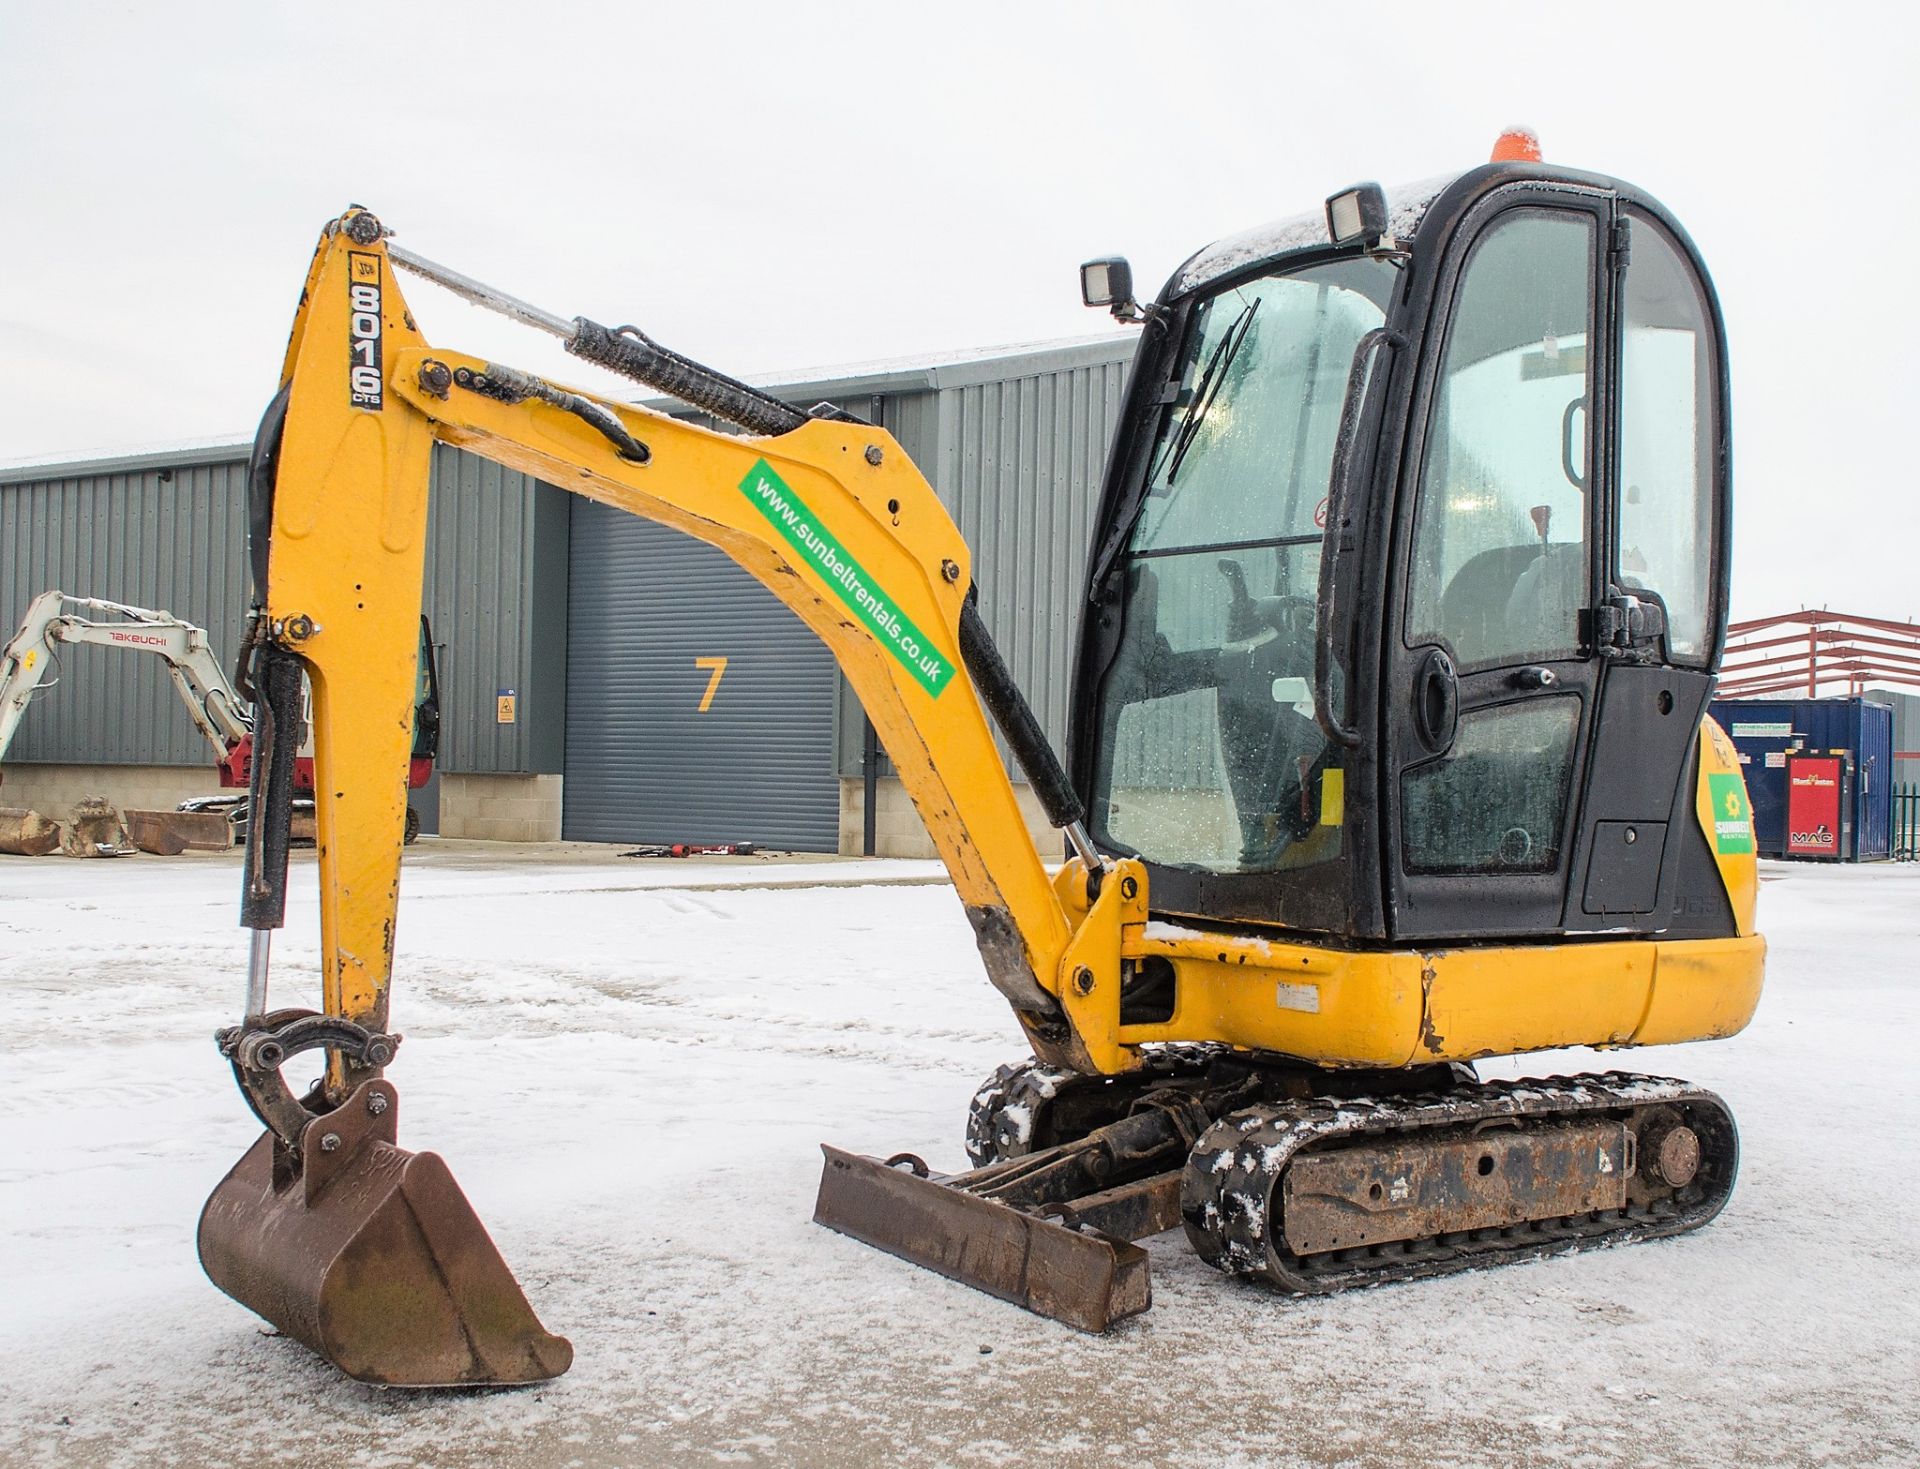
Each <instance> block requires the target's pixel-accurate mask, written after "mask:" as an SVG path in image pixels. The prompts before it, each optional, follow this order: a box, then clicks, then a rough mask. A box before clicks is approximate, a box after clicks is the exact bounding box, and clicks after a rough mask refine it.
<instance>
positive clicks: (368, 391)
mask: <svg viewBox="0 0 1920 1469" xmlns="http://www.w3.org/2000/svg"><path fill="white" fill-rule="evenodd" d="M347 304H348V307H349V309H350V310H351V312H352V315H351V316H350V317H349V318H348V322H347V352H348V361H349V363H350V364H351V365H350V366H349V367H348V369H347V401H348V402H350V403H351V404H353V406H354V407H355V408H371V409H373V410H374V411H376V412H378V411H379V409H380V407H381V392H382V383H381V373H380V257H379V256H378V255H363V254H361V253H360V252H359V251H357V250H354V251H349V252H348V254H347Z"/></svg>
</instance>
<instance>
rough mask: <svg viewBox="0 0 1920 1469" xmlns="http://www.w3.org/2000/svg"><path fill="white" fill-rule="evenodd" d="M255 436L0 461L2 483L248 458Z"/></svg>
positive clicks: (224, 437)
mask: <svg viewBox="0 0 1920 1469" xmlns="http://www.w3.org/2000/svg"><path fill="white" fill-rule="evenodd" d="M252 448H253V436H252V435H251V434H247V435H234V434H222V435H220V436H219V437H217V438H209V439H172V440H169V441H167V442H166V443H162V444H149V445H144V446H139V447H135V448H131V449H112V450H108V449H84V450H80V451H79V452H77V453H72V454H54V455H47V456H43V457H41V458H38V459H13V460H8V461H6V462H4V463H0V485H9V484H30V483H33V482H34V481H36V480H48V479H79V478H82V477H83V476H87V475H95V474H138V473H140V472H141V471H142V470H147V469H180V468H183V467H187V466H195V467H197V466H200V465H211V464H231V463H233V462H234V461H235V460H236V459H245V458H246V457H247V454H248V452H249V451H250V450H251V449H252Z"/></svg>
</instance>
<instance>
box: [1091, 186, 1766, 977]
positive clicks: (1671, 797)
mask: <svg viewBox="0 0 1920 1469" xmlns="http://www.w3.org/2000/svg"><path fill="white" fill-rule="evenodd" d="M1367 187H1368V188H1369V189H1371V186H1367ZM1357 192H1361V191H1350V193H1357ZM1376 192H1377V191H1376ZM1347 197H1348V196H1345V195H1343V196H1336V198H1335V199H1334V200H1332V201H1329V214H1332V213H1334V212H1335V209H1336V206H1338V205H1339V203H1340V201H1341V200H1342V199H1344V198H1347ZM1359 212H1360V211H1358V210H1355V213H1356V214H1358V213H1359ZM1373 212H1374V215H1375V217H1376V218H1378V219H1380V220H1381V221H1382V223H1383V224H1386V223H1389V222H1390V224H1391V229H1392V233H1388V232H1386V230H1385V229H1381V230H1380V231H1379V232H1378V233H1374V234H1372V235H1368V234H1366V233H1364V232H1362V233H1356V235H1355V236H1354V237H1353V238H1351V239H1348V240H1345V241H1343V242H1340V243H1335V242H1334V241H1333V240H1332V239H1331V238H1330V236H1329V234H1328V233H1326V232H1318V234H1319V237H1318V238H1317V239H1316V238H1313V237H1312V236H1313V234H1314V233H1315V232H1313V231H1311V229H1310V224H1311V222H1310V221H1309V222H1299V223H1296V224H1294V225H1291V226H1288V225H1282V226H1280V227H1278V228H1276V229H1274V230H1272V231H1271V232H1270V233H1269V236H1268V239H1269V240H1270V241H1271V242H1272V243H1265V242H1263V241H1261V240H1260V239H1259V238H1258V237H1257V236H1256V237H1254V238H1250V239H1240V240H1231V241H1227V242H1224V243H1223V244H1221V245H1218V246H1215V247H1213V248H1212V249H1211V250H1208V251H1203V252H1201V254H1199V255H1198V256H1196V257H1194V258H1193V259H1192V260H1190V261H1189V262H1188V263H1187V264H1186V265H1184V266H1183V267H1182V268H1181V270H1180V271H1179V272H1178V273H1177V274H1176V276H1175V277H1174V279H1173V281H1172V282H1170V284H1169V286H1168V289H1167V292H1166V293H1165V294H1164V295H1163V297H1162V298H1161V300H1160V301H1159V302H1158V303H1157V304H1156V305H1155V307H1154V308H1153V325H1151V326H1150V327H1149V329H1148V331H1147V332H1146V334H1145V337H1144V339H1143V343H1142V348H1141V356H1140V360H1139V363H1138V365H1137V367H1136V370H1135V374H1134V378H1133V382H1132V386H1131V391H1130V394H1129V399H1128V405H1127V413H1126V417H1125V420H1124V422H1123V426H1122V429H1121V433H1120V437H1119V440H1118V443H1117V445H1116V450H1115V454H1114V458H1113V461H1112V466H1111V470H1110V473H1109V477H1108V480H1107V483H1106V487H1105V495H1104V501H1103V505H1102V509H1101V514H1100V518H1099V530H1098V532H1097V539H1096V544H1095V548H1094V555H1093V562H1092V567H1091V572H1090V578H1089V588H1088V603H1087V605H1088V615H1087V618H1086V621H1085V636H1084V641H1083V648H1082V654H1081V664H1080V685H1079V687H1080V689H1081V691H1082V699H1081V702H1080V704H1079V712H1080V715H1081V719H1080V722H1079V726H1078V729H1077V732H1076V738H1075V743H1074V755H1075V757H1076V758H1075V769H1076V775H1077V777H1078V783H1079V785H1080V788H1081V789H1082V791H1083V792H1084V793H1085V795H1086V798H1087V801H1088V805H1089V809H1090V813H1091V820H1090V823H1089V824H1090V827H1091V830H1092V832H1093V834H1094V837H1095V839H1096V840H1097V841H1098V842H1099V843H1100V844H1101V845H1102V847H1103V848H1104V849H1106V850H1108V851H1112V852H1117V853H1124V854H1126V855H1130V856H1137V857H1139V858H1140V859H1142V860H1143V861H1144V862H1145V863H1146V864H1147V869H1148V873H1149V876H1150V882H1151V890H1152V893H1153V901H1154V907H1155V909H1156V910H1161V911H1165V912H1167V913H1169V914H1173V915H1179V916H1181V917H1183V918H1192V919H1198V920H1204V921H1208V922H1230V923H1248V924H1260V925H1277V926H1279V927H1281V928H1284V929H1287V930H1291V931H1295V932H1299V933H1303V934H1317V935H1323V936H1325V937H1326V938H1327V939H1330V940H1341V941H1350V942H1361V943H1370V944H1381V943H1387V944H1395V945H1407V944H1423V943H1438V942H1444V941H1455V940H1476V939H1493V938H1498V937H1516V938H1524V939H1539V938H1543V937H1546V936H1555V935H1573V934H1580V933H1593V932H1598V931H1602V930H1604V931H1609V932H1614V933H1619V932H1621V931H1626V932H1630V933H1635V934H1646V935H1652V934H1664V935H1668V936H1681V935H1686V936H1698V937H1710V936H1732V935H1733V934H1734V933H1735V932H1736V931H1737V924H1736V919H1735V915H1734V913H1733V911H1732V908H1731V905H1730V902H1729V898H1728V894H1727V887H1726V884H1725V883H1724V881H1723V880H1722V877H1721V874H1720V872H1719V870H1718V868H1717V866H1716V861H1715V854H1714V852H1713V850H1712V846H1711V843H1710V841H1709V839H1708V837H1707V835H1706V834H1705V833H1703V831H1702V830H1701V829H1700V826H1699V824H1698V823H1697V822H1692V821H1689V820H1687V819H1686V817H1687V813H1688V810H1689V809H1690V806H1691V802H1692V796H1693V786H1694V782H1693V779H1692V777H1693V773H1694V772H1693V759H1692V757H1693V753H1694V748H1695V742H1696V738H1697V735H1698V732H1699V729H1700V725H1701V720H1702V717H1703V715H1704V713H1705V708H1706V702H1707V698H1708V695H1709V693H1710V691H1711V688H1712V684H1713V677H1712V669H1713V668H1714V667H1715V666H1716V664H1717V660H1718V657H1719V653H1720V644H1721V638H1722V633H1723V629H1724V624H1725V613H1726V609H1725V602H1724V584H1725V575H1724V567H1725V563H1726V547H1727V525H1728V516H1727V497H1728V452H1727V446H1728V439H1727V409H1726V374H1725V367H1724V364H1725V349H1724V341H1723V335H1722V330H1721V325H1720V318H1719V313H1718V310H1717V308H1716V305H1715V301H1714V296H1713V292H1712V288H1711V286H1710V284H1709V283H1708V280H1707V277H1706V274H1705V271H1704V269H1703V268H1702V267H1701V265H1700V262H1699V260H1698V258H1697V256H1696V255H1695V253H1694V250H1693V247H1692V245H1691V244H1690V243H1689V241H1688V240H1687V237H1686V235H1685V234H1684V233H1683V232H1682V231H1681V230H1680V228H1679V226H1678V225H1677V224H1676V223H1675V222H1674V221H1673V220H1672V219H1671V218H1670V217H1669V216H1668V215H1667V214H1666V213H1665V211H1664V210H1662V209H1661V208H1660V207H1659V206H1658V205H1657V204H1655V203H1654V202H1653V201H1652V200H1650V199H1648V198H1646V197H1645V196H1644V195H1642V194H1640V193H1638V192H1637V191H1635V190H1633V189H1631V188H1629V187H1628V186H1626V185H1624V184H1621V183H1619V182H1617V181H1614V180H1607V179H1600V178H1596V177H1592V176H1587V175H1580V174H1575V173H1570V172H1567V171H1564V170H1549V169H1546V168H1543V167H1540V166H1538V165H1533V166H1526V165H1514V164H1497V165H1489V166H1487V167H1484V168H1480V169H1476V170H1474V171H1472V172H1470V173H1467V174H1464V175H1462V176H1460V177H1459V178H1457V179H1454V180H1452V181H1450V182H1449V183H1447V184H1446V185H1445V186H1444V187H1440V188H1433V187H1428V188H1425V189H1422V190H1417V191H1415V192H1413V193H1412V194H1409V195H1402V196H1398V197H1395V198H1394V199H1392V200H1387V199H1385V198H1384V197H1381V198H1379V200H1378V202H1377V203H1375V204H1374V206H1373ZM1303 242H1304V243H1303Z"/></svg>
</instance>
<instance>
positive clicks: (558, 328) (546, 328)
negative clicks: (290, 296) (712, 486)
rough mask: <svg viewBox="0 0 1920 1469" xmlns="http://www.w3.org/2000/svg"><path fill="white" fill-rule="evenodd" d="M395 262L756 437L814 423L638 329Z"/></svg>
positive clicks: (404, 258) (417, 260) (413, 260)
mask: <svg viewBox="0 0 1920 1469" xmlns="http://www.w3.org/2000/svg"><path fill="white" fill-rule="evenodd" d="M387 258H388V259H389V260H391V261H392V262H393V263H394V264H395V265H397V266H399V267H400V268H401V269H402V270H407V271H411V272H412V273H413V274H415V275H417V276H420V277H422V278H424V279H426V280H430V281H432V282H433V283H434V284H435V285H438V286H443V287H445V288H446V289H447V290H449V291H452V292H453V293H454V295H456V296H458V297H460V298H461V299H462V300H465V301H471V302H472V303H473V304H474V305H476V306H482V307H485V308H486V309H487V310H489V311H494V312H498V313H499V314H500V315H502V316H506V317H510V318H512V319H513V320H514V321H518V322H521V323H523V324H524V325H526V326H530V327H533V328H535V329H536V330H539V331H543V332H546V333H548V334H549V335H550V336H555V337H558V338H559V339H560V340H561V342H562V343H564V344H565V346H566V349H567V351H569V352H570V353H572V354H573V355H574V356H575V357H579V358H581V359H583V360H584V361H587V362H592V363H596V364H598V365H599V366H601V367H604V368H606V369H607V370H608V371H610V372H617V373H619V374H620V375H621V376H622V377H630V378H632V379H633V380H634V381H635V382H638V383H644V384H646V386H648V387H650V388H654V389H657V390H658V391H660V392H662V393H665V394H667V395H668V396H669V397H673V398H678V399H680V400H681V401H682V402H683V403H690V404H692V405H693V406H694V407H695V408H700V409H704V410H705V411H706V412H708V413H711V414H713V415H715V416H716V417H719V418H724V419H726V420H727V421H728V422H729V423H736V424H738V425H740V427H742V428H744V429H748V430H750V431H751V432H753V433H757V434H767V435H778V434H784V433H791V432H792V431H793V430H794V429H796V428H798V427H800V425H801V424H803V423H805V422H806V421H807V418H808V415H807V414H805V413H802V412H801V411H800V410H799V409H798V408H795V407H793V406H792V405H791V404H787V403H782V402H781V401H780V400H779V399H778V398H775V397H773V396H772V395H770V394H768V393H763V392H761V391H760V390H759V389H758V388H754V387H749V386H748V385H747V384H746V383H743V382H741V381H739V380H738V379H737V378H731V377H728V376H727V375H726V374H725V373H722V372H715V371H714V370H713V369H712V368H711V367H705V366H702V365H701V364H700V363H698V362H695V361H694V360H693V359H692V358H691V357H684V356H682V355H681V354H680V353H678V352H675V351H673V350H671V349H670V348H667V347H663V346H661V345H660V344H659V343H658V342H656V341H654V340H653V339H652V338H651V337H649V336H647V334H646V333H645V332H642V331H640V330H639V329H638V328H637V327H631V326H623V327H618V328H612V327H604V326H602V325H600V323H599V322H597V321H592V320H590V319H588V318H587V317H584V316H576V317H574V318H573V319H572V320H568V319H567V318H565V317H560V316H555V315H554V314H553V313H552V312H551V311H542V310H541V309H540V308H539V307H538V306H533V305H529V304H528V303H527V302H525V301H522V300H520V299H519V297H517V296H510V295H508V294H507V293H506V292H505V291H500V290H495V289H494V288H493V287H492V286H489V285H486V284H485V283H483V282H481V281H477V280H475V279H474V278H473V277H472V276H469V275H462V274H461V273H460V272H459V271H457V270H453V269H451V268H449V267H447V266H444V265H441V264H440V263H439V262H438V261H434V260H428V259H427V258H426V257H425V256H423V255H416V254H414V253H413V252H412V251H411V250H408V249H405V248H403V247H402V246H399V245H396V244H394V243H393V242H392V241H391V240H389V241H388V242H387Z"/></svg>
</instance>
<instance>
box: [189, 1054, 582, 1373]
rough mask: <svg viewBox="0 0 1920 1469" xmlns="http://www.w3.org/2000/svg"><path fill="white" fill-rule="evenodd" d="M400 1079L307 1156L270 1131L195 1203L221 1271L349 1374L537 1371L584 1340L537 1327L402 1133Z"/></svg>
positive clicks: (206, 1246)
mask: <svg viewBox="0 0 1920 1469" xmlns="http://www.w3.org/2000/svg"><path fill="white" fill-rule="evenodd" d="M398 1110H399V1109H398V1107H397V1105H396V1102H395V1095H394V1090H393V1088H392V1087H391V1086H390V1085H388V1084H387V1083H386V1082H384V1081H369V1082H366V1083H364V1084H362V1085H361V1086H360V1087H359V1088H358V1089H357V1090H356V1091H355V1092H354V1093H353V1095H352V1096H351V1097H349V1098H348V1099H347V1101H346V1103H345V1104H344V1105H343V1106H341V1107H339V1108H338V1109H337V1110H335V1111H333V1112H329V1113H327V1114H325V1115H324V1116H321V1117H317V1118H315V1119H314V1120H313V1121H312V1122H310V1123H309V1124H307V1127H306V1130H305V1131H304V1132H303V1133H302V1135H301V1140H300V1151H299V1155H298V1157H297V1158H296V1157H295V1156H294V1154H293V1153H292V1151H291V1150H290V1149H288V1148H286V1147H285V1146H284V1145H283V1144H282V1143H281V1142H280V1140H279V1139H278V1138H276V1137H275V1136H274V1135H273V1134H272V1133H271V1132H269V1133H264V1134H262V1135H261V1137H260V1140H259V1141H258V1142H256V1143H255V1144H254V1145H253V1146H252V1147H251V1148H250V1149H248V1150H247V1153H246V1155H245V1156H244V1157H243V1158H241V1160H240V1161H239V1163H237V1164H236V1165H235V1166H234V1169H233V1171H232V1172H231V1173H229V1174H228V1175H227V1176H226V1178H225V1179H223V1180H222V1181H221V1183H220V1186H219V1187H218V1188H216V1189H215V1190H214V1191H213V1196H212V1197H211V1198H209V1199H208V1200H207V1206H206V1208H205V1209H204V1210H203V1211H202V1212H201V1215H200V1263H201V1265H202V1266H204V1267H205V1269H206V1272H207V1274H208V1276H209V1277H210V1278H211V1279H212V1280H213V1283H214V1284H215V1285H217V1286H219V1287H220V1289H221V1290H223V1291H225V1292H226V1293H227V1294H228V1295H230V1296H232V1297H233V1298H234V1299H235V1300H236V1301H238V1302H240V1304H241V1305H243V1306H246V1307H247V1308H248V1309H249V1310H252V1311H255V1312H258V1313H259V1314H260V1315H262V1316H264V1317H265V1318H266V1319H267V1320H268V1321H270V1322H272V1323H273V1324H274V1325H275V1326H277V1327H279V1328H280V1330H281V1331H282V1332H284V1333H285V1334H286V1335H288V1336H291V1337H293V1338H294V1339H295V1340H297V1341H300V1342H302V1343H304V1344H305V1345H306V1346H308V1347H310V1348H312V1349H313V1350H314V1351H316V1352H318V1353H319V1354H320V1355H321V1356H323V1357H325V1358H326V1359H327V1360H328V1361H329V1362H332V1363H333V1364H334V1365H335V1366H336V1367H338V1368H339V1369H340V1370H341V1371H343V1372H345V1373H346V1374H347V1375H348V1376H350V1377H356V1378H358V1379H359V1380H360V1381H362V1382H373V1383H381V1384H385V1385H389V1386H394V1387H452V1386H481V1385H489V1384H511V1383H525V1382H541V1381H544V1380H545V1379H547V1378H550V1377H557V1376H559V1375H560V1374H561V1373H562V1372H565V1371H566V1370H567V1368H568V1366H569V1365H571V1363H572V1361H573V1347H572V1346H571V1345H570V1344H569V1343H568V1342H567V1340H566V1339H565V1338H564V1337H558V1336H554V1335H552V1334H551V1333H549V1332H548V1331H547V1330H546V1329H545V1328H544V1327H542V1326H541V1325H540V1322H539V1319H538V1318H537V1317H536V1316H535V1315H534V1314H533V1308H532V1307H531V1306H529V1305H528V1304H527V1298H526V1296H525V1295H524V1294H522V1293H521V1290H520V1286H519V1284H518V1283H517V1282H516V1281H515V1280H514V1278H513V1273H512V1272H511V1271H510V1270H508V1269H507V1265H506V1262H505V1261H504V1260H502V1259H501V1258H500V1252H499V1251H498V1250H496V1249H495V1248H494V1244H493V1241H492V1240H491V1239H490V1238H488V1236H487V1231H486V1229H485V1228H484V1227H483V1226H482V1225H481V1223H480V1221H479V1219H478V1218H477V1217H475V1215H474V1212H473V1208H472V1206H471V1205H470V1204H468V1203H467V1200H466V1196H465V1195H464V1194H462V1193H461V1192H460V1188H459V1185H457V1184H456V1183H455V1182H454V1181H453V1175H452V1174H451V1173H449V1172H448V1171H447V1165H446V1164H445V1163H443V1162H442V1161H441V1160H440V1159H439V1158H438V1157H436V1156H435V1155H434V1154H432V1153H410V1152H408V1151H407V1150H406V1149H404V1148H400V1147H396V1146H395V1145H394V1137H395V1121H396V1115H397V1113H398Z"/></svg>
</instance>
